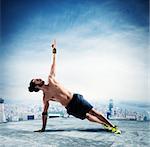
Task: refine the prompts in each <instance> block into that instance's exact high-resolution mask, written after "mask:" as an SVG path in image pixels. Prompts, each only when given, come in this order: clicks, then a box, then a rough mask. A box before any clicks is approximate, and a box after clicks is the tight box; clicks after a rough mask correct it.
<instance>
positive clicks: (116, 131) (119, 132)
mask: <svg viewBox="0 0 150 147" xmlns="http://www.w3.org/2000/svg"><path fill="white" fill-rule="evenodd" d="M111 131H112V132H113V133H115V134H121V131H120V130H119V129H118V127H117V126H113V127H112V130H111Z"/></svg>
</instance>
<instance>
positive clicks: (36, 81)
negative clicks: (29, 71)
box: [28, 79, 44, 92]
mask: <svg viewBox="0 0 150 147" xmlns="http://www.w3.org/2000/svg"><path fill="white" fill-rule="evenodd" d="M43 85H44V81H43V80H42V79H32V80H31V82H30V86H29V87H28V89H29V91H30V92H33V91H34V92H38V91H39V90H40V89H39V88H37V86H38V87H42V86H43Z"/></svg>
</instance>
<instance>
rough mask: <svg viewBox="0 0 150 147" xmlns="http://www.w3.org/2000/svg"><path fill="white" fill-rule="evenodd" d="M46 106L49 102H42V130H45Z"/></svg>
mask: <svg viewBox="0 0 150 147" xmlns="http://www.w3.org/2000/svg"><path fill="white" fill-rule="evenodd" d="M48 107H49V102H44V110H43V112H42V122H43V125H42V131H45V128H46V123H47V116H48V113H47V110H48Z"/></svg>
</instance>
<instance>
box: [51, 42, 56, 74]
mask: <svg viewBox="0 0 150 147" xmlns="http://www.w3.org/2000/svg"><path fill="white" fill-rule="evenodd" d="M52 54H53V55H52V65H51V70H50V76H52V77H55V75H56V41H55V40H54V43H53V44H52Z"/></svg>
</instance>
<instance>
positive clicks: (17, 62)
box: [0, 0, 150, 103]
mask: <svg viewBox="0 0 150 147" xmlns="http://www.w3.org/2000/svg"><path fill="white" fill-rule="evenodd" d="M1 8H2V9H1V49H0V51H1V54H0V61H1V63H2V65H3V66H2V71H3V72H1V73H0V76H1V80H0V93H1V95H0V96H1V97H2V98H8V99H10V101H16V100H17V101H20V102H23V103H26V102H32V103H33V102H35V101H38V102H40V101H42V93H29V92H28V86H29V82H30V80H31V79H32V78H36V77H37V78H39V77H41V78H42V79H44V80H45V81H46V82H47V77H48V74H49V69H50V63H51V49H50V43H52V40H53V39H56V41H57V48H58V54H57V72H56V78H57V79H58V80H59V81H60V83H62V84H64V86H65V87H66V88H68V89H69V90H70V91H72V92H78V93H81V94H83V95H84V96H85V97H86V98H87V99H89V100H94V101H102V102H104V101H108V100H109V99H110V98H116V100H118V101H138V102H144V103H150V101H149V99H148V98H149V97H150V93H149V91H148V82H147V81H148V76H149V75H148V73H149V68H148V67H149V61H148V45H149V44H148V30H149V13H148V8H149V2H148V1H142V0H127V1H126V2H123V1H122V2H121V1H119V0H110V1H104V0H102V1H98V0H93V1H89V0H84V1H83V0H77V1H74V0H67V1H60V0H57V1H51V0H45V1H44V2H43V1H41V0H37V1H35V0H31V1H28V0H27V1H26V0H22V1H19V0H14V1H11V0H7V1H4V0H2V1H1Z"/></svg>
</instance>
